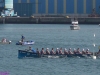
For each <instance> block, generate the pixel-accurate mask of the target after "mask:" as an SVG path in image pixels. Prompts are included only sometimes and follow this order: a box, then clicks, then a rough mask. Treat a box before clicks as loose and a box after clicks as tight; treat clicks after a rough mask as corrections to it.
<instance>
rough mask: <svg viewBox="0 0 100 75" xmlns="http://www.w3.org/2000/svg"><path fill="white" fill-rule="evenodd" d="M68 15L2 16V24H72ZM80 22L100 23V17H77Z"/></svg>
mask: <svg viewBox="0 0 100 75" xmlns="http://www.w3.org/2000/svg"><path fill="white" fill-rule="evenodd" d="M71 19H72V18H66V17H34V18H32V17H1V18H0V24H71ZM77 20H78V21H79V24H99V23H100V17H86V18H77Z"/></svg>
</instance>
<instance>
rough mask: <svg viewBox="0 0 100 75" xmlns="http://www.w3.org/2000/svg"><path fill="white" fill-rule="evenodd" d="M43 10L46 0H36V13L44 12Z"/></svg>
mask: <svg viewBox="0 0 100 75" xmlns="http://www.w3.org/2000/svg"><path fill="white" fill-rule="evenodd" d="M45 11H46V1H45V0H38V13H39V14H45Z"/></svg>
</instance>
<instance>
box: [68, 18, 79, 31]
mask: <svg viewBox="0 0 100 75" xmlns="http://www.w3.org/2000/svg"><path fill="white" fill-rule="evenodd" d="M70 29H71V30H79V29H80V27H79V25H78V20H75V19H74V20H72V25H71V26H70Z"/></svg>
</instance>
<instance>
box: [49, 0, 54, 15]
mask: <svg viewBox="0 0 100 75" xmlns="http://www.w3.org/2000/svg"><path fill="white" fill-rule="evenodd" d="M48 14H54V0H48Z"/></svg>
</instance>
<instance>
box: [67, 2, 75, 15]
mask: <svg viewBox="0 0 100 75" xmlns="http://www.w3.org/2000/svg"><path fill="white" fill-rule="evenodd" d="M66 13H67V14H74V0H66Z"/></svg>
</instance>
